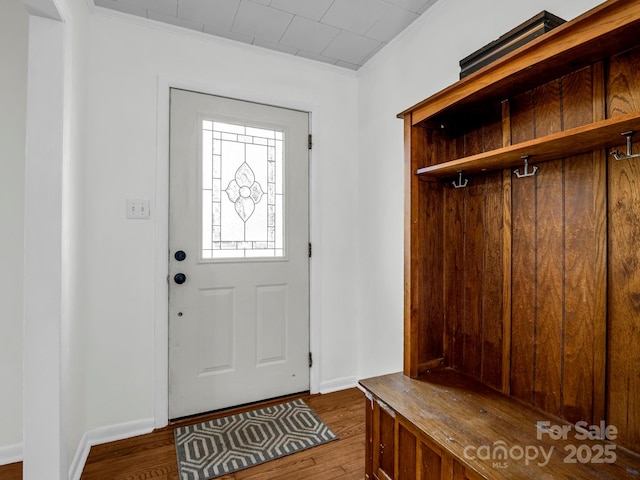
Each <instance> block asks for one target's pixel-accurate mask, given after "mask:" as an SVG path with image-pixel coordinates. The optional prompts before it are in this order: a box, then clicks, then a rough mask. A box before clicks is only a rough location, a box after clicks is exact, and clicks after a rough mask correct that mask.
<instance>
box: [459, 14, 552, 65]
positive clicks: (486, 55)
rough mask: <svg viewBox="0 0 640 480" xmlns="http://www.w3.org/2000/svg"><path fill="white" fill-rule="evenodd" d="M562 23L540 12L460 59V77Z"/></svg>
mask: <svg viewBox="0 0 640 480" xmlns="http://www.w3.org/2000/svg"><path fill="white" fill-rule="evenodd" d="M563 23H565V20H563V19H561V18H560V17H556V16H555V15H553V14H551V13H549V12H547V11H542V12H540V13H539V14H538V15H536V16H535V17H532V18H530V19H529V20H527V21H526V22H524V23H523V24H521V25H519V26H517V27H516V28H514V29H513V30H510V31H509V32H508V33H505V34H504V35H502V36H501V37H500V38H498V39H497V40H494V41H493V42H491V43H489V44H488V45H486V46H484V47H482V48H481V49H480V50H476V51H475V52H473V53H472V54H471V55H469V56H468V57H465V58H463V59H462V60H460V78H464V77H466V76H467V75H469V74H470V73H472V72H475V71H476V70H479V69H480V68H482V67H484V66H485V65H488V64H490V63H491V62H493V61H494V60H497V59H498V58H500V57H502V56H503V55H506V54H507V53H509V52H511V51H513V50H515V49H516V48H518V47H520V46H522V45H524V44H525V43H527V42H529V41H531V40H533V39H534V38H537V37H539V36H540V35H542V34H543V33H546V32H548V31H549V30H553V29H554V28H556V27H557V26H558V25H562V24H563Z"/></svg>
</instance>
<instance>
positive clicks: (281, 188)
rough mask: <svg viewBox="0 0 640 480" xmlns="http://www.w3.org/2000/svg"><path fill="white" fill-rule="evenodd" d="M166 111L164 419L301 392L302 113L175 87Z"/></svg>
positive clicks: (305, 301) (305, 272)
mask: <svg viewBox="0 0 640 480" xmlns="http://www.w3.org/2000/svg"><path fill="white" fill-rule="evenodd" d="M170 121H171V123H170V132H171V133H170V207H169V249H170V252H169V284H170V287H169V416H170V418H178V417H183V416H187V415H193V414H197V413H202V412H206V411H211V410H216V409H220V408H225V407H229V406H235V405H240V404H244V403H249V402H254V401H258V400H263V399H267V398H272V397H277V396H281V395H287V394H291V393H297V392H301V391H305V390H308V389H309V255H308V244H309V243H308V242H309V204H308V188H309V187H308V186H309V173H308V172H309V153H308V133H309V115H308V113H304V112H299V111H292V110H287V109H283V108H277V107H270V106H265V105H258V104H254V103H249V102H243V101H238V100H231V99H228V98H222V97H216V96H212V95H205V94H199V93H194V92H188V91H184V90H176V89H172V90H171V117H170Z"/></svg>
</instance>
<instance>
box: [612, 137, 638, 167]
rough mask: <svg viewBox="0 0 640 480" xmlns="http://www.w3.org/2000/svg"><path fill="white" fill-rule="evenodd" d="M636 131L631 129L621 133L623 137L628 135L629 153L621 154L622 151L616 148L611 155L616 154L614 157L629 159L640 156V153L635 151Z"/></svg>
mask: <svg viewBox="0 0 640 480" xmlns="http://www.w3.org/2000/svg"><path fill="white" fill-rule="evenodd" d="M634 133H636V132H634V131H630V132H624V133H621V134H620V135H622V136H623V137H627V154H626V155H620V152H618V150H614V151H613V152H611V155H613V156H614V158H615V159H616V160H627V159H629V158H637V157H640V153H635V154H634V153H633V140H632V138H633V134H634Z"/></svg>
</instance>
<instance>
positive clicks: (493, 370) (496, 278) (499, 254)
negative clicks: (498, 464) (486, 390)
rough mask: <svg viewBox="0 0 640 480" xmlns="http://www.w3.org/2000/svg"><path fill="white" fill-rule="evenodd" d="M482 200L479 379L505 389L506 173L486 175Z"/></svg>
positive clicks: (499, 388)
mask: <svg viewBox="0 0 640 480" xmlns="http://www.w3.org/2000/svg"><path fill="white" fill-rule="evenodd" d="M484 187H485V189H484V196H485V197H484V200H485V201H484V204H483V209H484V211H483V225H482V228H483V252H482V255H483V257H484V260H483V271H482V273H483V281H482V317H481V320H482V327H481V330H480V336H481V339H482V356H481V368H482V371H481V375H480V379H481V380H482V382H484V383H485V384H487V385H490V386H492V387H494V388H496V389H498V390H502V387H503V385H502V373H503V372H502V368H503V352H504V342H503V340H504V338H503V333H504V325H503V321H504V314H503V308H504V307H505V305H504V301H503V300H504V288H505V284H504V276H505V272H504V269H506V265H505V264H504V256H505V252H504V237H503V235H504V215H505V212H504V211H503V207H504V197H503V175H502V172H495V173H492V174H489V175H487V176H486V179H485V185H484Z"/></svg>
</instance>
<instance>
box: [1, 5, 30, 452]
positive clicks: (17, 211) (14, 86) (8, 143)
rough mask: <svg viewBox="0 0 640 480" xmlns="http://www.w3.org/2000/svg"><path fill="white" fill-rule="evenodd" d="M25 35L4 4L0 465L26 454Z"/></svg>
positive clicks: (15, 10)
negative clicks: (24, 322) (24, 321)
mask: <svg viewBox="0 0 640 480" xmlns="http://www.w3.org/2000/svg"><path fill="white" fill-rule="evenodd" d="M27 35H28V17H27V13H26V11H25V9H24V7H23V5H22V1H21V0H3V1H2V2H0V59H2V60H1V62H2V68H0V232H2V233H0V252H2V254H3V257H4V259H3V262H2V264H3V272H2V275H0V305H1V306H2V307H1V308H2V310H1V312H0V463H4V462H3V460H7V461H10V460H12V459H13V460H16V459H17V458H19V457H20V456H21V455H22V452H21V448H22V447H21V445H20V444H21V443H22V315H23V308H22V292H23V288H22V281H23V278H24V269H23V255H24V232H23V231H24V165H25V163H24V162H25V125H26V95H27V93H26V83H27ZM16 456H17V457H16Z"/></svg>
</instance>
